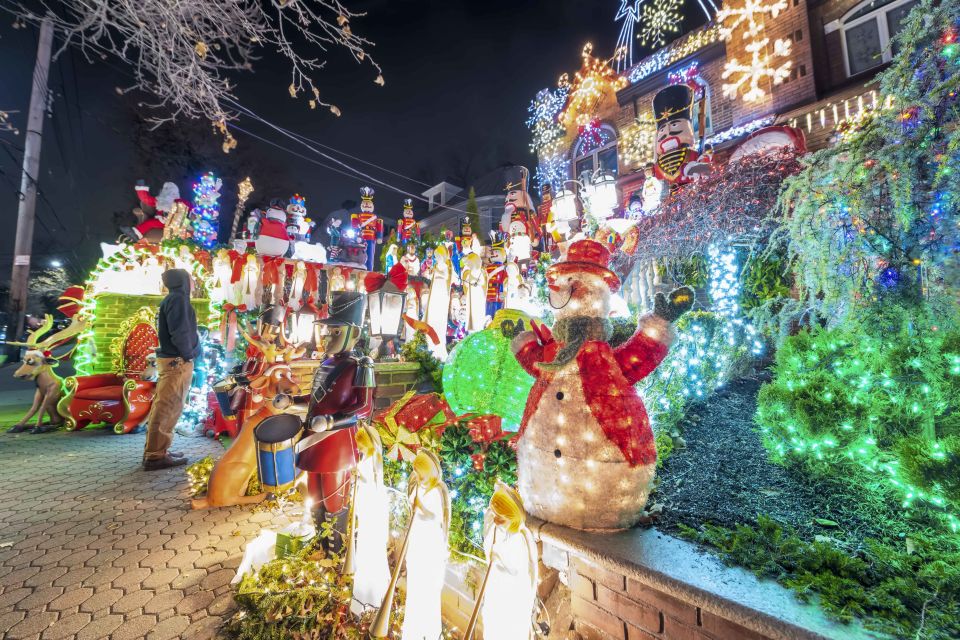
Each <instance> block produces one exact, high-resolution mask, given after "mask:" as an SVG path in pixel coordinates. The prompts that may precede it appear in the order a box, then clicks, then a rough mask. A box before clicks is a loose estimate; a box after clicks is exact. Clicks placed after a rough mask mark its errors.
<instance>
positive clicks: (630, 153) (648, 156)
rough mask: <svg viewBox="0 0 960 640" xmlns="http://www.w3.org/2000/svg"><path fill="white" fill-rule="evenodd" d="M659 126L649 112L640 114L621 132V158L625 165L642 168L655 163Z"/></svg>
mask: <svg viewBox="0 0 960 640" xmlns="http://www.w3.org/2000/svg"><path fill="white" fill-rule="evenodd" d="M656 133H657V126H656V123H655V122H654V120H653V114H652V113H650V112H649V111H647V112H644V113H642V114H640V116H639V117H637V118H636V119H635V120H634V121H633V122H632V123H630V125H628V126H626V127H624V128H623V130H622V131H621V132H620V142H619V144H618V145H617V147H618V148H619V149H620V157H621V159H622V160H623V162H624V164H627V165H633V166H642V165H645V164H649V163H651V162H653V143H654V140H655V138H656Z"/></svg>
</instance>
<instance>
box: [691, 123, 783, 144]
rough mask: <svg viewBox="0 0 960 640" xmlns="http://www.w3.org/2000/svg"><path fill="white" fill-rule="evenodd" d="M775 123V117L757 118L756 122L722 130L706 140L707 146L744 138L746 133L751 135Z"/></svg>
mask: <svg viewBox="0 0 960 640" xmlns="http://www.w3.org/2000/svg"><path fill="white" fill-rule="evenodd" d="M775 121H776V116H764V117H763V118H757V119H756V120H751V121H750V122H747V123H746V124H741V125H739V126H736V127H730V128H729V129H724V130H723V131H721V132H720V133H718V134H716V135H712V136H710V137H709V138H707V142H706V143H707V144H708V145H711V144H712V145H717V144H720V143H722V142H726V141H727V140H734V139H736V138H739V137H741V136H745V135H747V134H748V133H753V132H754V131H756V130H757V129H762V128H763V127H769V126H770V125H772V124H773V123H774V122H775Z"/></svg>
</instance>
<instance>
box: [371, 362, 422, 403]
mask: <svg viewBox="0 0 960 640" xmlns="http://www.w3.org/2000/svg"><path fill="white" fill-rule="evenodd" d="M374 371H375V372H376V376H377V395H376V399H375V400H374V402H375V410H376V411H379V410H381V409H386V408H387V407H389V406H390V405H391V404H393V403H394V402H396V401H397V400H399V399H400V397H401V396H403V394H405V393H406V392H407V391H410V390H411V389H413V388H414V386H416V384H417V380H419V378H420V365H419V364H417V363H416V362H378V363H377V364H376V366H375V368H374Z"/></svg>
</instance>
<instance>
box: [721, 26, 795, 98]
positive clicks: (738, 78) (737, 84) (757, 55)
mask: <svg viewBox="0 0 960 640" xmlns="http://www.w3.org/2000/svg"><path fill="white" fill-rule="evenodd" d="M768 44H770V39H769V38H764V39H763V40H754V41H753V42H751V43H750V44H748V45H747V47H746V49H747V53H749V54H750V56H751V57H750V60H748V61H747V62H740V61H739V60H737V59H736V58H730V59H729V60H727V63H726V64H725V65H724V66H723V74H722V75H721V77H722V78H723V79H724V80H726V79H728V78H731V77H732V78H734V80H733V81H732V82H725V83H724V84H723V95H725V96H727V97H728V98H736V97H737V95H738V94H739V93H740V92H741V91H743V90H745V92H744V93H743V99H744V101H746V102H758V101H760V100H762V99H763V97H764V96H765V95H766V92H764V90H763V89H761V88H760V82H761V81H762V80H765V79H769V80H770V81H772V82H773V84H775V85H777V84H780V83H781V82H783V81H784V80H786V79H787V78H788V77H789V76H790V67H791V66H792V65H793V63H792V62H791V61H790V60H787V61H786V62H784V63H783V64H781V65H780V66H776V67H775V66H772V65H771V64H770V61H771V58H776V57H784V56H789V55H790V42H789V41H787V40H777V41H776V42H774V44H773V53H772V54H768V53H767V45H768Z"/></svg>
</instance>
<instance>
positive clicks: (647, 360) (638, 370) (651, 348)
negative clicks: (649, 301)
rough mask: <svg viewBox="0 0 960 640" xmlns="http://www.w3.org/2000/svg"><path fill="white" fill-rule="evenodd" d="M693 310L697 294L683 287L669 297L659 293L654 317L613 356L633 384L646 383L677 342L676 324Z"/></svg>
mask: <svg viewBox="0 0 960 640" xmlns="http://www.w3.org/2000/svg"><path fill="white" fill-rule="evenodd" d="M692 306H693V290H692V289H690V288H689V287H680V288H678V289H674V290H673V291H671V292H670V295H669V296H664V295H663V294H662V293H658V294H657V295H656V298H655V300H654V306H653V313H651V314H648V315H645V316H643V317H642V318H640V321H639V322H638V323H637V331H636V333H634V334H633V336H631V338H630V339H629V340H627V341H626V342H625V343H623V344H622V345H620V346H619V347H617V348H616V349H615V350H614V352H613V355H614V357H615V358H616V360H617V364H619V365H620V371H621V372H622V373H623V376H624V377H625V378H626V379H627V382H629V383H630V384H636V383H637V382H639V381H640V380H643V379H644V378H646V377H647V376H648V375H650V372H651V371H653V370H654V369H656V368H657V365H659V364H660V362H662V361H663V359H664V358H665V357H667V352H668V351H670V345H671V344H673V341H674V339H675V338H676V335H677V334H676V331H674V329H673V322H674V321H675V320H677V318H679V317H680V316H682V315H683V314H684V313H686V312H687V311H688V310H689V309H690V307H692Z"/></svg>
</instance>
